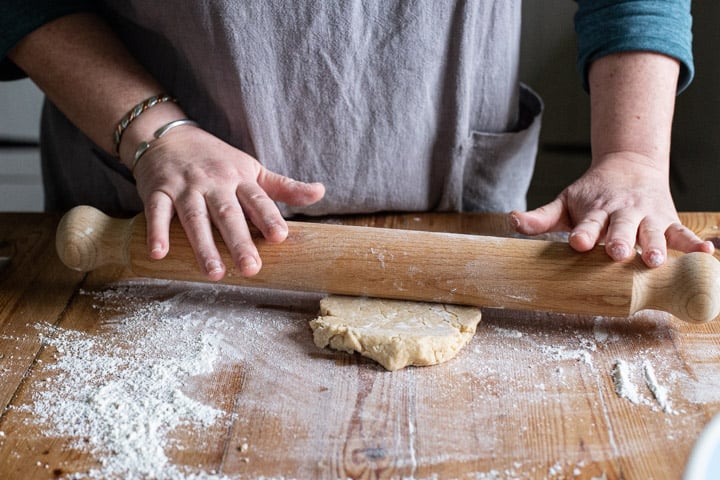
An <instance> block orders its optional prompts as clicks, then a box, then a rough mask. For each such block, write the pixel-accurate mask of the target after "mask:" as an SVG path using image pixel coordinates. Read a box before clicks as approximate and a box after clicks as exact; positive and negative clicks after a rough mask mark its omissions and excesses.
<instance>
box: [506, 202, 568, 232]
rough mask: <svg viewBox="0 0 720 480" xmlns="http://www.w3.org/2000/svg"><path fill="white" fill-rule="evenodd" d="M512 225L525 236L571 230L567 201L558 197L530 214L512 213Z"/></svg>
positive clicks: (514, 211) (515, 211)
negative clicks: (566, 206)
mask: <svg viewBox="0 0 720 480" xmlns="http://www.w3.org/2000/svg"><path fill="white" fill-rule="evenodd" d="M510 219H511V222H512V225H513V226H514V227H515V230H516V231H517V232H518V233H522V234H523V235H539V234H541V233H546V232H551V231H561V230H562V231H567V230H570V222H569V221H568V220H569V217H568V214H567V209H566V208H565V201H564V200H563V198H562V197H557V198H556V199H555V200H553V201H552V202H550V203H548V204H546V205H543V206H542V207H539V208H536V209H535V210H531V211H529V212H520V211H517V210H513V211H512V212H510Z"/></svg>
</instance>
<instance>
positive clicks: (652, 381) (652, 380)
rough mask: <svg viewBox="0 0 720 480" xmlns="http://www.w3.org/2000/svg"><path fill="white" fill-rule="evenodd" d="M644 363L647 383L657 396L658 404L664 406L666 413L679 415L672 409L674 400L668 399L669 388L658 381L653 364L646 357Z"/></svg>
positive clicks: (654, 395)
mask: <svg viewBox="0 0 720 480" xmlns="http://www.w3.org/2000/svg"><path fill="white" fill-rule="evenodd" d="M642 365H643V374H644V377H645V383H646V384H647V386H648V388H649V389H650V392H652V394H653V397H655V400H656V401H657V403H658V405H660V408H662V410H663V412H665V413H670V414H673V415H677V412H676V411H675V410H673V409H672V402H670V400H669V399H668V389H667V388H666V387H663V386H662V385H660V384H659V383H658V380H657V377H656V376H655V369H654V368H653V366H652V364H651V363H650V362H649V361H648V360H647V359H646V360H644V361H643V364H642Z"/></svg>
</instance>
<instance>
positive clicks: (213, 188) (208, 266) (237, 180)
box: [134, 126, 325, 281]
mask: <svg viewBox="0 0 720 480" xmlns="http://www.w3.org/2000/svg"><path fill="white" fill-rule="evenodd" d="M134 174H135V177H136V179H137V187H138V192H139V194H140V197H141V199H142V200H143V203H144V205H145V215H146V218H147V225H148V226H147V242H148V251H149V255H150V257H151V258H153V259H162V258H164V257H165V256H166V255H167V253H168V251H169V248H170V243H169V229H170V221H171V220H172V218H173V216H174V214H175V213H177V215H178V218H179V219H180V222H181V224H182V226H183V228H184V230H185V233H186V234H187V237H188V240H189V241H190V245H191V246H192V248H193V251H194V252H195V257H196V259H197V262H198V265H199V266H200V269H201V271H202V272H203V273H205V274H206V275H207V277H208V278H209V279H210V280H213V281H217V280H220V279H221V278H222V277H223V276H224V275H225V271H226V266H225V265H224V264H223V262H222V259H221V257H220V254H219V252H218V249H217V246H216V245H215V241H214V239H213V234H212V225H215V226H216V227H217V229H218V230H219V231H220V234H221V236H222V238H223V240H224V242H225V244H226V246H227V248H228V250H229V252H230V255H231V256H232V258H233V261H234V263H235V265H236V266H237V268H238V269H239V271H240V273H241V274H242V275H244V276H252V275H255V274H256V273H258V272H259V271H260V268H261V266H262V262H261V259H260V256H259V254H258V251H257V248H256V247H255V244H254V243H253V241H252V238H251V235H250V231H249V229H248V223H247V219H249V220H250V221H251V222H252V223H253V224H254V225H255V226H256V227H257V228H258V229H259V230H260V232H261V233H262V234H263V236H264V238H265V239H266V240H268V241H270V242H282V241H283V240H285V238H286V237H287V234H288V228H287V223H286V222H285V220H284V219H283V217H282V215H281V214H280V211H279V209H278V208H277V205H276V204H275V201H279V202H284V203H287V204H289V205H295V206H305V205H310V204H312V203H315V202H317V201H318V200H320V199H321V198H322V197H323V195H324V194H325V188H324V187H323V185H322V184H319V183H304V182H299V181H295V180H292V179H290V178H288V177H285V176H282V175H279V174H276V173H273V172H271V171H269V170H267V169H266V168H265V167H263V166H262V165H261V164H260V163H259V162H258V161H257V160H256V159H254V158H253V157H251V156H250V155H248V154H246V153H244V152H242V151H241V150H238V149H236V148H234V147H233V146H231V145H229V144H227V143H225V142H223V141H222V140H220V139H219V138H217V137H215V136H213V135H211V134H210V133H208V132H206V131H204V130H202V129H199V128H196V127H193V126H182V127H177V128H175V129H173V130H172V131H171V132H168V134H167V135H165V136H163V137H162V138H160V139H157V140H155V141H154V142H153V144H152V147H151V148H150V149H149V150H148V151H147V152H146V153H145V154H144V155H143V157H142V159H141V160H140V161H139V162H138V164H137V166H136V168H135V171H134ZM246 217H247V219H246Z"/></svg>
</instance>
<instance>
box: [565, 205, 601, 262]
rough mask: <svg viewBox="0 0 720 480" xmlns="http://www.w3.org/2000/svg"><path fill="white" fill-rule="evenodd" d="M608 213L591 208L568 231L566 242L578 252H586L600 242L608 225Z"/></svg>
mask: <svg viewBox="0 0 720 480" xmlns="http://www.w3.org/2000/svg"><path fill="white" fill-rule="evenodd" d="M608 219H609V214H608V212H606V211H605V210H600V209H598V210H591V211H589V212H588V213H587V214H586V215H585V216H584V217H583V218H582V219H581V220H580V221H579V222H577V223H576V224H575V227H574V228H573V229H572V231H571V232H570V237H569V238H568V242H569V243H570V246H571V247H572V248H574V249H575V250H577V251H578V252H587V251H588V250H590V249H591V248H593V247H594V246H595V244H596V243H599V242H600V239H602V238H603V236H604V234H605V230H606V228H607V225H608Z"/></svg>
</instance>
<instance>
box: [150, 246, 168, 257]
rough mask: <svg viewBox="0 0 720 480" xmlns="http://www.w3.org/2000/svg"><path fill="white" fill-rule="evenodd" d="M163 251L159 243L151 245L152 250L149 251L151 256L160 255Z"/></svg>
mask: <svg viewBox="0 0 720 480" xmlns="http://www.w3.org/2000/svg"><path fill="white" fill-rule="evenodd" d="M164 251H165V250H164V249H163V246H162V244H161V243H155V244H153V246H152V248H151V249H150V254H152V255H153V256H154V255H155V254H162V253H163V252H164Z"/></svg>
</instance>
